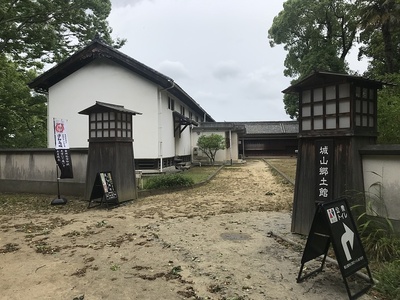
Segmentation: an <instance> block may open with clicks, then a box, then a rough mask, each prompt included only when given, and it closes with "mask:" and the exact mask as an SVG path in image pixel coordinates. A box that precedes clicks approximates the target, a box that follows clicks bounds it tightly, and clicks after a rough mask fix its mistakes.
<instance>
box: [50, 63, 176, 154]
mask: <svg viewBox="0 0 400 300" xmlns="http://www.w3.org/2000/svg"><path fill="white" fill-rule="evenodd" d="M96 101H102V102H107V103H112V104H118V105H123V106H124V107H125V108H126V109H130V110H133V111H137V112H141V113H142V114H143V115H136V116H133V129H134V130H133V137H134V152H135V158H157V157H158V156H159V143H158V137H159V128H158V127H159V126H158V121H159V116H158V87H157V86H156V85H155V84H153V83H151V82H150V81H147V80H145V79H143V78H142V77H140V76H138V75H136V74H135V73H132V72H131V71H128V70H126V69H124V68H122V67H121V66H119V65H116V64H114V63H113V62H111V61H108V60H105V59H104V60H96V61H94V62H92V63H90V64H89V65H87V66H85V67H83V68H81V69H79V70H78V71H76V72H74V73H73V74H71V75H70V76H68V77H67V78H65V79H64V80H62V81H61V82H59V83H57V84H55V85H54V86H52V87H51V88H50V90H49V107H48V116H49V118H48V137H49V139H48V146H49V147H50V148H52V147H54V133H53V124H52V123H53V118H54V117H55V118H63V119H67V120H68V138H69V144H70V147H71V148H73V147H87V146H88V141H87V140H88V122H89V121H88V116H86V115H80V114H78V112H79V111H81V110H83V109H86V108H88V107H90V106H92V105H94V104H95V102H96ZM171 118H172V116H171ZM163 138H164V140H168V132H167V130H166V131H163Z"/></svg>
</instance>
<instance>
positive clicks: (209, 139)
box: [197, 133, 225, 164]
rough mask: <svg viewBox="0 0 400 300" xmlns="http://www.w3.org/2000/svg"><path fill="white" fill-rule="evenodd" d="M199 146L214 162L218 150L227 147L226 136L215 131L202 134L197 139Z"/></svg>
mask: <svg viewBox="0 0 400 300" xmlns="http://www.w3.org/2000/svg"><path fill="white" fill-rule="evenodd" d="M197 146H198V147H199V149H200V150H201V151H203V153H204V154H205V155H207V157H208V158H209V159H210V160H211V163H212V164H214V162H215V155H216V153H217V151H218V150H222V149H225V138H224V137H223V136H221V135H219V134H214V133H213V134H211V135H201V136H200V137H199V139H198V140H197Z"/></svg>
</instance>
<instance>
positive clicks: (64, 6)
mask: <svg viewBox="0 0 400 300" xmlns="http://www.w3.org/2000/svg"><path fill="white" fill-rule="evenodd" d="M110 11H111V3H110V0H74V1H69V0H36V1H27V0H0V147H1V148H17V147H18V148H27V147H45V145H46V136H47V132H46V98H45V97H44V96H43V95H37V94H34V93H32V92H31V91H30V90H29V88H28V87H27V83H28V82H29V81H31V80H32V79H33V78H34V77H36V76H37V74H36V72H38V71H40V70H42V69H43V67H44V65H45V64H46V63H47V64H52V63H56V62H59V61H60V60H62V59H64V58H66V57H67V56H68V55H70V54H71V53H72V52H74V51H76V50H77V49H78V48H81V47H83V45H84V44H86V43H87V42H88V41H91V40H92V39H93V38H94V37H95V36H96V34H99V35H100V37H101V38H102V39H103V40H104V41H105V42H107V43H109V44H113V46H114V47H116V48H119V47H121V46H122V45H123V44H124V43H125V40H121V39H117V40H116V41H113V40H112V39H111V32H112V30H111V28H110V27H109V25H108V22H107V17H108V15H109V14H110Z"/></svg>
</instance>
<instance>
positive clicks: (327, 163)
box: [315, 140, 334, 203]
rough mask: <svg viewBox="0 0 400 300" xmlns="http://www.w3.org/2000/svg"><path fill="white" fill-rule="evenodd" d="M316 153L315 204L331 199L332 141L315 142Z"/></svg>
mask: <svg viewBox="0 0 400 300" xmlns="http://www.w3.org/2000/svg"><path fill="white" fill-rule="evenodd" d="M315 152H316V155H315V157H316V164H315V165H316V175H317V176H316V178H317V182H316V189H317V190H316V195H317V199H316V202H319V203H323V202H326V201H330V200H332V199H333V153H334V149H333V140H317V141H315Z"/></svg>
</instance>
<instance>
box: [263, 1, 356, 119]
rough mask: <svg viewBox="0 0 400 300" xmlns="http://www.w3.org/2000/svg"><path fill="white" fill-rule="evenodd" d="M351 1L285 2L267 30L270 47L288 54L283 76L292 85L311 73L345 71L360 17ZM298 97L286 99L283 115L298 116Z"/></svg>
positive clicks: (286, 97) (287, 97)
mask: <svg viewBox="0 0 400 300" xmlns="http://www.w3.org/2000/svg"><path fill="white" fill-rule="evenodd" d="M352 2H353V1H350V0H347V1H346V0H319V1H315V0H287V1H286V2H284V4H283V10H282V11H281V12H279V14H278V15H277V16H276V17H275V18H274V20H273V23H272V26H271V28H270V29H269V30H268V38H269V41H270V45H271V47H273V46H275V45H277V44H278V45H279V44H283V45H284V49H285V50H286V51H287V52H288V53H287V55H286V58H285V61H284V65H285V70H284V75H285V76H287V77H292V78H293V79H294V81H293V82H292V83H294V82H295V81H297V80H300V79H302V78H304V77H305V76H307V75H309V74H310V73H311V72H312V71H314V70H324V71H333V72H345V71H348V70H349V68H348V64H347V61H346V57H347V55H348V53H349V51H350V49H351V48H352V47H353V44H354V42H355V37H356V33H357V26H358V24H359V22H360V18H359V17H358V16H357V14H356V12H357V9H356V6H355V5H354V4H353V3H352ZM297 102H298V98H297V97H293V96H285V97H284V103H285V109H286V113H288V114H289V115H290V116H291V118H295V117H297V114H298V105H297Z"/></svg>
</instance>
